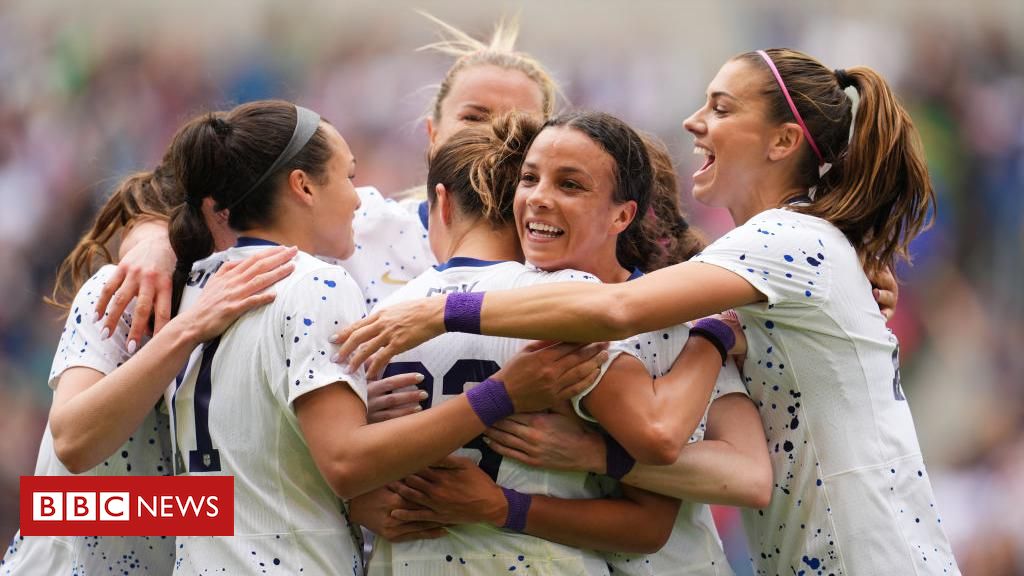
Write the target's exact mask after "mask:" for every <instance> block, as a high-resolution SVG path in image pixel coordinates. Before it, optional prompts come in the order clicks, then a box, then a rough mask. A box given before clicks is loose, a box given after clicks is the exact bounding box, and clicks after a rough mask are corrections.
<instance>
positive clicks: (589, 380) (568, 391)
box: [556, 367, 601, 401]
mask: <svg viewBox="0 0 1024 576" xmlns="http://www.w3.org/2000/svg"><path fill="white" fill-rule="evenodd" d="M600 375H601V368H600V367H598V368H594V369H593V371H592V372H591V373H590V374H588V375H587V376H585V377H584V378H583V379H581V380H580V381H579V382H577V383H575V384H570V385H569V386H566V387H565V388H563V389H562V391H561V392H559V393H558V395H557V396H556V398H557V399H558V400H559V401H561V400H568V399H570V398H572V397H573V396H576V395H578V394H581V393H583V391H584V390H586V389H587V388H589V387H590V386H591V385H592V384H593V383H594V382H597V378H598V377H599V376H600Z"/></svg>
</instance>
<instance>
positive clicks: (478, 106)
mask: <svg viewBox="0 0 1024 576" xmlns="http://www.w3.org/2000/svg"><path fill="white" fill-rule="evenodd" d="M462 107H463V108H464V109H465V108H472V109H474V110H476V111H478V112H483V113H484V114H490V113H491V109H490V108H488V107H487V106H484V105H482V104H463V105H462Z"/></svg>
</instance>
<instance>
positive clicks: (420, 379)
mask: <svg viewBox="0 0 1024 576" xmlns="http://www.w3.org/2000/svg"><path fill="white" fill-rule="evenodd" d="M414 378H415V379H416V381H417V382H423V374H420V373H419V372H417V373H416V376H414ZM424 394H426V392H424Z"/></svg>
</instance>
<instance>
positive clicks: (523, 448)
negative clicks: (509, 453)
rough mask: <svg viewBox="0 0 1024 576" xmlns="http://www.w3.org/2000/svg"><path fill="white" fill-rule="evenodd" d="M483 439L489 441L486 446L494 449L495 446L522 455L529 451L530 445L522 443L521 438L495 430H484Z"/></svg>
mask: <svg viewBox="0 0 1024 576" xmlns="http://www.w3.org/2000/svg"><path fill="white" fill-rule="evenodd" d="M484 437H485V438H489V439H490V442H489V443H488V444H489V445H490V447H491V448H494V447H495V446H496V445H500V446H504V447H507V448H509V449H511V450H516V451H518V452H522V453H523V454H528V453H529V451H530V445H529V444H528V443H526V442H525V441H523V439H522V438H520V437H518V436H516V435H514V434H509V433H508V432H505V431H502V430H498V429H497V428H488V429H487V430H485V431H484Z"/></svg>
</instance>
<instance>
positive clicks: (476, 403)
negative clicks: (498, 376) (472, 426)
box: [466, 378, 515, 428]
mask: <svg viewBox="0 0 1024 576" xmlns="http://www.w3.org/2000/svg"><path fill="white" fill-rule="evenodd" d="M466 399H467V400H469V405H470V407H471V408H473V412H476V415H477V417H478V418H480V420H481V421H482V422H483V423H484V426H487V427H488V428H490V427H491V426H494V423H495V422H497V421H498V420H501V419H502V418H508V417H509V416H511V415H512V414H514V413H515V407H514V406H512V398H510V397H509V395H508V390H505V383H504V382H502V381H501V380H495V379H493V378H488V379H487V380H484V381H483V382H481V383H480V384H478V385H476V386H474V387H472V388H470V389H469V391H468V392H466Z"/></svg>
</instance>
